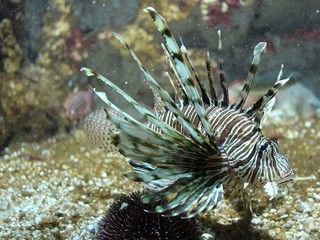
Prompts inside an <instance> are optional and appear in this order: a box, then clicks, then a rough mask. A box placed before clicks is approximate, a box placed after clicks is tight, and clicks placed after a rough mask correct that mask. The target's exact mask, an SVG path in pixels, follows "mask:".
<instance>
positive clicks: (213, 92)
mask: <svg viewBox="0 0 320 240" xmlns="http://www.w3.org/2000/svg"><path fill="white" fill-rule="evenodd" d="M206 68H207V75H208V82H209V90H210V95H211V98H212V101H213V102H214V106H218V105H219V103H220V101H219V98H218V94H217V91H216V89H215V87H214V84H213V73H212V67H211V59H210V53H209V51H207V53H206Z"/></svg>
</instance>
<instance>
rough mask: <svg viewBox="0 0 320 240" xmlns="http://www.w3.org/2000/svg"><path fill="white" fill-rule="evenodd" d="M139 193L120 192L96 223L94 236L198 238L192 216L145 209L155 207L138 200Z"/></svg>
mask: <svg viewBox="0 0 320 240" xmlns="http://www.w3.org/2000/svg"><path fill="white" fill-rule="evenodd" d="M140 196H141V193H140V192H134V193H131V194H129V195H122V196H120V198H119V199H118V200H116V201H115V202H114V203H112V204H111V206H110V208H109V210H108V211H107V213H106V215H105V216H104V217H103V218H102V219H101V221H100V223H99V229H98V232H97V234H96V236H95V239H96V240H108V239H112V240H117V239H119V240H120V239H121V240H124V239H133V240H134V239H139V240H141V239H168V240H174V239H199V236H200V235H201V231H200V229H199V227H198V226H197V224H196V222H195V219H193V218H191V219H181V218H180V217H163V216H161V215H160V214H158V213H148V212H145V211H144V209H148V208H152V207H154V206H153V204H146V205H145V204H143V203H141V202H140V199H139V197H140Z"/></svg>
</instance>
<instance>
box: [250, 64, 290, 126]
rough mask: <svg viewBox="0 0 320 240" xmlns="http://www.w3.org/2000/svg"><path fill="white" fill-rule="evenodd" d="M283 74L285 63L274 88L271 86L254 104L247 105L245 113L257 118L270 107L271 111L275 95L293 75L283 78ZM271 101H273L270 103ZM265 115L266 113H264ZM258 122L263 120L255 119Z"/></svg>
mask: <svg viewBox="0 0 320 240" xmlns="http://www.w3.org/2000/svg"><path fill="white" fill-rule="evenodd" d="M282 74H283V65H281V69H280V72H279V75H278V77H277V81H276V83H275V84H274V85H273V87H272V88H270V89H269V90H268V91H267V93H266V94H265V95H263V96H262V97H261V98H259V99H258V101H256V102H255V103H254V104H253V105H251V106H249V107H247V108H246V109H245V110H244V113H246V114H248V115H250V116H251V118H252V119H254V118H256V116H258V117H259V116H260V115H261V114H262V113H261V112H267V111H268V109H269V111H271V109H270V108H272V106H273V104H274V102H273V103H272V101H275V98H274V97H275V96H276V94H277V93H278V91H279V90H280V89H281V87H282V86H283V85H284V84H286V82H288V81H289V80H290V77H291V75H290V76H289V77H288V78H285V79H281V80H280V78H281V77H282ZM270 102H271V103H270ZM263 114H264V115H265V113H263ZM260 118H261V119H263V118H262V117H260ZM255 122H257V123H258V124H259V125H261V120H260V121H255Z"/></svg>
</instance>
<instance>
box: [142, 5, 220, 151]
mask: <svg viewBox="0 0 320 240" xmlns="http://www.w3.org/2000/svg"><path fill="white" fill-rule="evenodd" d="M145 11H146V12H148V13H149V14H150V16H151V17H152V19H153V22H154V24H155V25H156V27H157V29H158V31H159V32H160V33H161V34H162V36H163V41H164V46H165V47H166V49H167V51H168V52H169V53H170V56H171V57H172V59H173V61H174V65H175V68H176V69H177V73H178V74H179V76H180V78H181V80H182V85H183V86H184V88H185V90H186V94H187V97H188V99H189V100H190V101H191V103H192V104H193V105H194V108H195V111H196V113H197V115H198V117H199V119H200V121H201V124H202V126H203V128H204V129H205V131H206V134H207V136H208V138H209V140H210V142H211V143H212V144H213V145H214V146H218V144H217V142H216V139H215V137H214V134H213V132H212V130H211V128H210V124H209V121H208V116H207V114H206V111H205V108H204V103H203V101H202V98H201V97H200V95H199V92H198V90H197V88H196V86H195V81H194V80H193V78H192V76H191V73H190V70H189V68H188V66H187V64H186V63H185V61H184V58H183V54H182V53H181V50H180V48H179V47H178V44H177V42H176V40H175V39H174V37H173V35H172V33H171V31H170V29H169V26H168V24H167V23H166V21H165V20H164V18H163V17H162V16H161V15H159V14H158V13H157V11H156V10H155V9H154V8H152V7H148V8H145Z"/></svg>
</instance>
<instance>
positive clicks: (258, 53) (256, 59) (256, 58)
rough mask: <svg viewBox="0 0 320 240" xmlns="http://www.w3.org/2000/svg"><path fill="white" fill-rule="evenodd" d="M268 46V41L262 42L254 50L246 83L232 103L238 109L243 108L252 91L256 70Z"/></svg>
mask: <svg viewBox="0 0 320 240" xmlns="http://www.w3.org/2000/svg"><path fill="white" fill-rule="evenodd" d="M266 47H267V43H266V42H260V43H258V44H257V45H256V46H255V48H254V51H253V60H252V62H251V65H250V69H249V73H248V77H247V80H246V83H245V84H244V86H243V89H242V91H241V93H240V96H239V97H238V99H237V100H236V101H235V103H234V104H233V105H232V108H234V109H237V110H241V109H242V107H243V105H244V103H245V102H246V100H247V97H248V94H249V92H250V88H251V85H252V81H253V79H254V76H255V75H256V72H257V70H258V66H259V63H260V60H261V57H262V56H263V54H264V53H265V51H266Z"/></svg>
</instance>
